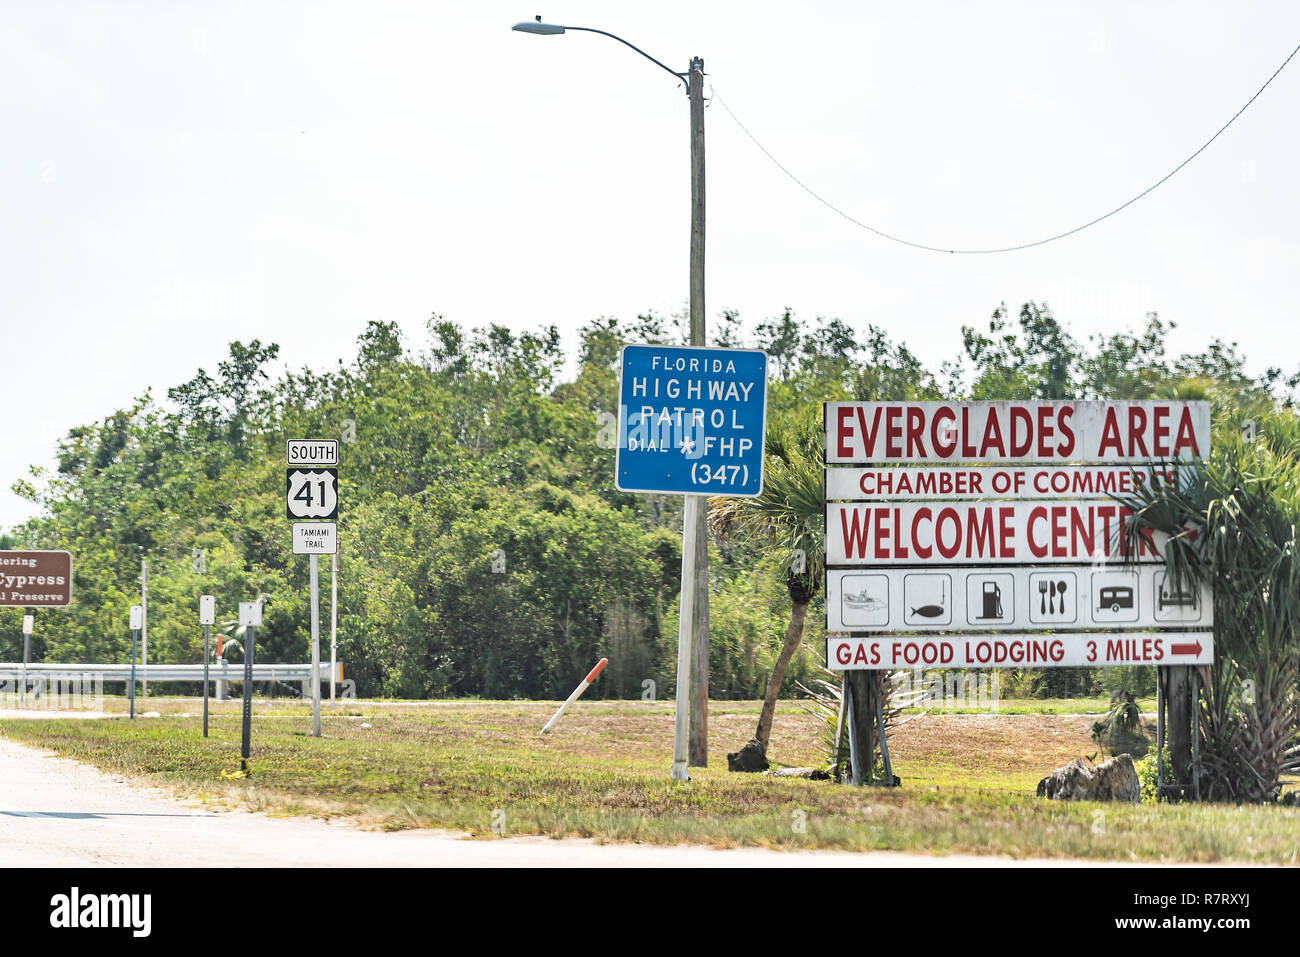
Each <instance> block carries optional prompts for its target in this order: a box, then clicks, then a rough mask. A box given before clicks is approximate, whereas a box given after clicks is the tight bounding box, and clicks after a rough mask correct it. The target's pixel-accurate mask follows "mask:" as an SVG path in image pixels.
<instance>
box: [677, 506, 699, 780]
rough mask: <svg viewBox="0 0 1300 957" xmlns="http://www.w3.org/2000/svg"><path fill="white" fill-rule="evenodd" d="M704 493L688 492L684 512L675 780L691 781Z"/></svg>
mask: <svg viewBox="0 0 1300 957" xmlns="http://www.w3.org/2000/svg"><path fill="white" fill-rule="evenodd" d="M699 514H700V496H699V495H687V496H686V508H685V511H684V513H683V515H682V587H681V620H680V622H679V623H678V626H677V717H676V722H675V724H674V726H673V780H674V781H687V780H689V779H690V776H689V775H688V774H687V772H686V762H687V748H688V746H689V738H690V717H691V713H690V712H691V631H692V629H691V622H692V620H693V619H694V611H695V587H694V586H695V524H696V517H697V516H698V515H699Z"/></svg>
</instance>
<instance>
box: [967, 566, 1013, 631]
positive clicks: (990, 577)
mask: <svg viewBox="0 0 1300 957" xmlns="http://www.w3.org/2000/svg"><path fill="white" fill-rule="evenodd" d="M1014 591H1015V579H1014V577H1013V576H1011V575H1007V574H1002V573H997V574H988V573H983V574H979V573H976V574H972V575H970V576H969V577H968V578H967V579H966V620H967V622H969V623H970V624H972V625H991V624H1003V625H1005V624H1007V623H1009V622H1010V621H1011V610H1012V609H1013V608H1014V607H1015V601H1014V600H1013V597H1014V595H1013V593H1014Z"/></svg>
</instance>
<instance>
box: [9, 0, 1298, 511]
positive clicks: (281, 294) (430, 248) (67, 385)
mask: <svg viewBox="0 0 1300 957" xmlns="http://www.w3.org/2000/svg"><path fill="white" fill-rule="evenodd" d="M535 14H543V15H544V17H543V19H545V20H547V21H548V22H554V23H565V24H570V25H574V26H587V27H594V28H598V29H603V30H606V31H609V32H611V33H615V34H617V35H619V36H621V37H623V38H625V39H626V40H628V41H629V42H631V43H633V44H635V45H637V46H639V47H641V48H642V49H643V50H645V51H646V52H647V53H649V54H650V55H652V56H654V57H656V58H657V59H659V60H662V61H664V62H665V63H667V64H668V65H669V66H670V67H672V68H673V69H674V70H679V71H683V72H684V71H685V70H686V68H687V63H688V61H689V59H690V58H691V57H693V56H700V57H703V58H704V62H705V70H706V72H707V74H708V77H707V83H708V86H707V87H706V95H708V96H709V97H710V102H709V105H708V108H707V110H706V114H705V125H706V144H707V145H706V152H707V184H708V185H707V196H708V226H707V230H708V240H707V268H706V309H707V314H708V316H709V317H710V321H713V320H714V318H716V317H717V316H718V315H719V314H720V313H721V311H722V310H723V309H735V310H738V311H739V312H740V314H741V317H742V318H743V319H744V320H745V321H746V322H747V323H748V324H749V325H750V327H751V328H752V326H753V324H754V323H756V322H757V321H759V320H761V319H763V318H766V317H769V316H772V315H776V314H779V313H780V312H781V310H782V309H783V308H785V307H787V306H788V307H790V308H792V309H793V310H794V311H795V313H796V314H797V315H798V316H800V317H802V318H804V319H809V320H811V319H814V318H815V317H818V316H825V317H832V316H833V317H838V318H840V319H842V320H844V321H845V322H847V323H848V324H849V325H851V326H853V327H854V328H856V329H859V330H863V329H865V328H866V326H867V325H868V324H869V323H874V324H876V325H878V326H881V327H883V328H884V329H885V330H886V331H887V332H888V333H889V334H890V335H891V336H893V337H894V338H896V339H901V340H903V341H905V342H906V343H907V344H908V345H909V346H910V347H911V348H912V349H913V351H915V352H916V353H917V354H918V355H920V356H921V358H922V359H924V360H925V361H926V362H927V363H928V364H930V365H931V366H932V367H934V368H936V369H937V367H938V366H939V364H940V363H941V362H943V361H944V360H947V359H952V358H954V357H955V355H956V353H957V351H958V348H959V344H960V329H961V327H962V326H963V325H973V324H979V323H982V322H985V321H986V320H987V318H988V316H989V314H990V313H991V312H992V310H993V309H994V308H995V307H996V306H997V305H998V303H999V302H1003V301H1005V302H1007V303H1008V304H1009V305H1010V306H1011V307H1012V309H1013V310H1014V309H1015V308H1016V307H1018V306H1019V304H1020V303H1022V302H1024V301H1026V300H1029V299H1034V300H1037V301H1039V302H1045V303H1047V304H1048V305H1049V306H1050V307H1051V308H1052V309H1053V311H1054V312H1055V314H1056V315H1057V316H1058V317H1059V318H1060V319H1062V320H1063V321H1064V322H1065V323H1066V324H1067V326H1068V328H1069V330H1070V331H1071V332H1072V333H1073V334H1074V335H1075V336H1076V337H1077V338H1080V339H1086V338H1087V337H1088V336H1091V335H1094V334H1102V333H1104V334H1111V333H1115V332H1120V331H1124V330H1135V329H1137V328H1138V327H1139V326H1140V324H1141V323H1142V320H1143V317H1144V315H1145V314H1146V313H1147V312H1149V311H1152V310H1155V311H1157V312H1159V314H1160V316H1161V317H1162V318H1163V319H1166V320H1172V321H1173V322H1175V323H1177V329H1176V330H1175V332H1174V334H1173V336H1172V339H1171V341H1170V348H1171V351H1175V352H1182V351H1200V350H1201V349H1203V348H1204V347H1205V345H1206V344H1207V343H1208V342H1209V341H1210V340H1211V339H1212V338H1214V337H1216V336H1217V337H1222V338H1224V339H1226V340H1228V341H1236V342H1239V343H1240V347H1241V350H1242V351H1243V353H1244V354H1245V355H1246V357H1247V359H1248V366H1249V368H1250V369H1251V371H1253V372H1256V373H1259V372H1262V371H1263V370H1264V369H1265V367H1267V366H1269V365H1280V366H1283V367H1284V368H1285V369H1286V370H1287V371H1294V370H1295V369H1296V368H1297V367H1300V332H1297V323H1296V319H1297V289H1296V279H1297V276H1298V275H1300V217H1297V211H1300V177H1297V176H1296V175H1295V170H1296V168H1297V166H1298V165H1300V127H1298V126H1297V124H1296V123H1295V118H1296V116H1297V115H1300V111H1297V103H1298V102H1300V56H1297V58H1296V60H1293V61H1292V63H1291V65H1290V66H1288V67H1287V69H1286V70H1284V71H1283V72H1282V73H1281V75H1280V76H1278V78H1277V79H1276V80H1275V81H1274V83H1273V84H1272V86H1270V87H1269V88H1268V89H1267V90H1266V91H1265V92H1264V94H1263V95H1262V96H1260V98H1259V99H1258V100H1257V101H1256V102H1255V103H1254V105H1253V106H1252V107H1251V108H1250V109H1249V110H1247V111H1246V112H1245V113H1244V114H1243V115H1242V116H1241V117H1240V118H1239V119H1238V120H1237V121H1236V123H1234V124H1233V126H1232V127H1231V128H1230V129H1229V130H1228V131H1227V132H1226V133H1224V134H1223V136H1221V137H1220V138H1219V139H1218V140H1217V141H1216V142H1215V143H1214V144H1213V145H1211V146H1210V147H1209V148H1208V149H1207V150H1206V151H1205V152H1204V153H1202V154H1201V155H1200V156H1199V157H1198V158H1197V159H1195V160H1194V161H1193V162H1192V163H1191V164H1189V165H1188V166H1187V167H1186V168H1185V169H1183V170H1182V171H1181V172H1180V173H1179V174H1178V175H1177V176H1175V177H1173V178H1172V179H1171V180H1169V181H1168V182H1167V183H1165V184H1164V185H1163V186H1161V187H1160V188H1159V189H1157V190H1156V191H1154V192H1153V193H1151V194H1150V195H1149V196H1147V197H1146V198H1144V199H1142V200H1141V201H1139V202H1138V203H1135V204H1134V205H1133V206H1131V207H1129V208H1128V209H1126V210H1125V211H1123V212H1121V213H1120V214H1118V215H1117V216H1114V217H1112V218H1110V219H1108V220H1106V221H1105V222H1103V223H1101V224H1099V225H1097V226H1094V227H1092V228H1090V229H1088V230H1085V231H1083V232H1081V233H1079V234H1077V235H1075V236H1072V237H1069V238H1067V239H1064V240H1061V241H1059V242H1055V243H1051V244H1048V245H1045V246H1040V247H1037V248H1034V249H1030V250H1025V251H1021V252H1015V253H1006V254H999V255H981V256H963V255H949V254H937V253H931V252H924V251H920V250H916V249H912V248H909V247H906V246H902V245H898V244H895V243H891V242H888V241H885V240H882V239H880V238H879V237H877V236H874V235H872V234H871V233H869V232H867V231H865V230H863V229H862V228H860V227H858V226H856V225H853V224H852V223H850V222H848V221H846V220H845V219H844V218H842V217H840V216H838V215H836V214H835V213H834V212H833V211H831V210H829V209H827V208H826V207H825V206H824V205H822V204H820V203H818V202H817V201H816V200H815V199H813V198H812V197H811V196H809V195H808V194H807V193H806V192H804V191H803V190H802V189H800V187H799V186H797V185H796V184H794V183H792V182H791V181H790V180H789V179H788V178H787V177H786V175H785V174H784V173H782V172H781V170H780V169H778V168H777V167H776V166H775V165H773V162H772V161H771V160H770V159H768V158H767V157H766V156H764V155H763V154H762V153H761V152H760V151H759V150H758V148H757V147H756V146H755V145H754V143H753V142H752V141H751V140H750V139H749V138H748V137H747V136H746V135H745V134H744V133H743V132H742V131H741V129H740V128H739V127H738V126H737V124H736V122H735V121H734V120H733V119H732V117H731V116H729V115H728V114H727V112H726V110H725V109H724V108H723V107H722V101H725V102H726V104H727V106H729V107H730V109H731V110H732V111H733V112H734V113H735V114H736V116H737V117H738V118H739V119H740V121H741V122H743V123H744V124H745V126H746V127H747V128H748V129H749V130H750V132H751V133H752V134H753V135H754V136H755V137H756V138H757V139H758V140H759V141H760V142H762V143H763V145H764V146H765V147H766V148H767V149H768V150H769V151H770V152H771V153H772V154H773V155H774V156H775V157H776V158H777V159H778V160H779V161H780V162H781V163H782V164H783V165H784V166H786V167H787V168H788V169H789V170H790V171H791V172H792V173H793V174H794V175H795V176H797V177H798V178H799V179H801V180H802V181H803V182H804V183H806V184H807V185H808V186H809V187H810V188H812V189H813V190H815V191H817V192H818V193H819V194H821V195H822V196H824V197H825V198H826V199H827V200H828V201H829V202H831V203H832V204H834V205H835V206H837V207H839V208H840V209H842V210H844V211H845V212H846V213H848V214H849V215H850V216H852V217H854V218H856V219H858V220H861V221H863V222H867V223H869V224H871V225H873V226H876V227H877V228H879V229H881V230H883V231H885V232H889V233H892V234H896V235H899V236H902V237H904V238H908V239H912V240H915V241H918V242H922V243H926V244H930V245H936V246H943V247H945V248H954V247H960V248H966V247H999V246H1006V245H1013V244H1018V243H1023V242H1030V241H1033V240H1036V239H1039V238H1042V237H1044V236H1047V235H1051V234H1054V233H1058V232H1061V231H1063V230H1066V229H1070V228H1073V227H1074V226H1077V225H1079V224H1080V223H1082V222H1086V221H1087V220H1090V219H1092V218H1093V217H1095V216H1097V215H1099V214H1101V213H1102V212H1105V211H1107V210H1109V209H1112V208H1114V207H1115V206H1118V205H1119V204H1120V203H1122V202H1124V201H1125V200H1127V199H1129V198H1131V197H1132V196H1134V195H1136V194H1137V193H1139V192H1140V191H1141V190H1143V189H1145V188H1146V187H1148V186H1149V185H1151V184H1152V183H1153V182H1155V181H1156V180H1158V179H1160V178H1161V177H1162V176H1164V175H1165V174H1166V173H1167V172H1169V171H1170V170H1171V169H1173V168H1174V167H1175V166H1177V165H1178V164H1179V163H1180V162H1182V161H1183V160H1184V159H1185V158H1186V157H1187V156H1188V155H1190V154H1191V153H1192V152H1193V151H1194V150H1195V149H1197V148H1198V147H1199V146H1201V144H1202V143H1204V142H1205V141H1206V140H1207V139H1208V138H1209V137H1210V136H1211V134H1213V133H1214V132H1215V131H1216V130H1217V129H1218V128H1219V127H1220V126H1222V125H1223V124H1224V123H1225V122H1226V121H1227V120H1228V119H1229V118H1230V117H1231V116H1232V114H1233V113H1235V112H1236V111H1237V110H1238V109H1239V108H1240V107H1241V106H1242V104H1244V103H1245V102H1246V101H1247V100H1248V99H1249V98H1250V96H1251V95H1252V94H1254V93H1255V91H1256V90H1258V89H1259V87H1260V86H1261V85H1262V84H1263V83H1264V81H1265V80H1267V79H1268V77H1269V76H1270V75H1271V74H1272V73H1273V71H1274V70H1275V69H1277V67H1278V65H1279V64H1281V63H1282V61H1283V60H1284V59H1285V58H1286V56H1287V55H1288V54H1289V53H1290V52H1291V51H1292V50H1293V49H1294V48H1295V47H1296V45H1297V44H1300V5H1297V4H1292V3H1283V2H1273V3H1241V4H1231V5H1229V4H1222V3H1219V4H1202V3H1187V2H1180V3H1156V2H1149V3H1142V4H1130V3H1108V2H1091V3H1086V4H1085V3H1079V4H1070V3H1032V4H1031V3H983V4H979V5H975V4H966V3H939V2H928V0H915V2H909V3H905V4H900V3H888V4H887V3H874V2H873V3H865V2H856V3H830V2H810V3H805V4H789V3H782V4H777V3H766V2H744V3H739V2H715V0H709V2H700V0H695V2H670V0H660V2H656V3H653V4H646V3H637V4H632V3H611V2H608V0H606V2H604V3H596V2H569V3H565V4H563V5H556V6H549V5H548V6H546V7H536V6H521V5H520V4H518V3H509V4H507V3H502V2H497V0H480V2H473V3H470V2H437V3H430V2H420V3H417V2H389V3H384V2H366V3H362V2H346V3H321V2H311V3H308V2H305V0H304V2H291V3H283V2H256V3H232V4H220V5H217V4H197V3H194V4H176V3H162V2H134V3H132V2H114V3H77V2H61V3H35V2H25V3H24V2H20V3H9V4H5V5H4V6H3V8H0V116H3V127H2V128H3V131H4V133H3V137H4V145H3V148H2V149H0V222H2V223H3V228H2V229H0V256H2V257H3V262H4V264H5V269H4V281H3V282H2V283H0V330H2V332H3V343H4V350H3V354H2V355H3V367H2V369H3V371H2V372H0V408H3V409H4V410H5V412H4V428H3V430H0V528H3V527H7V526H12V525H14V524H15V523H17V522H19V521H21V520H22V519H24V518H26V517H28V516H29V515H30V514H32V507H31V506H30V505H29V504H28V503H26V502H24V501H23V500H21V499H19V498H18V497H17V496H15V495H13V494H11V493H10V491H9V486H10V485H11V483H12V482H13V481H14V480H15V479H18V478H22V477H24V476H26V475H27V469H28V467H29V466H31V465H36V466H41V467H47V468H48V467H50V466H51V465H52V463H53V457H54V450H55V447H56V444H57V442H58V440H59V438H60V437H61V436H63V435H65V434H66V433H67V431H68V430H69V429H70V428H72V427H74V426H77V425H80V424H85V423H89V422H94V421H98V420H102V419H103V418H104V417H106V416H107V415H109V414H111V413H112V412H113V411H114V410H116V409H119V408H122V407H125V406H128V405H129V404H130V403H131V402H132V400H133V398H134V397H135V396H138V395H140V394H141V393H143V392H144V391H145V390H146V389H152V390H153V394H154V396H155V397H156V398H158V399H160V400H163V399H165V396H166V390H167V388H168V387H169V386H172V385H176V384H178V383H180V382H183V381H186V380H187V379H189V378H191V377H192V376H193V375H194V374H195V372H196V370H197V369H198V368H199V367H203V368H206V369H208V370H209V371H210V372H211V371H215V366H216V364H217V362H218V361H220V359H221V358H222V357H223V356H224V355H225V354H226V352H227V344H228V343H229V342H230V341H231V340H234V339H240V340H245V341H246V340H249V339H252V338H260V339H261V340H263V341H274V342H277V343H279V344H280V346H281V358H282V362H281V367H283V366H284V365H287V366H291V367H294V368H297V367H301V366H304V365H305V366H310V367H313V368H317V369H320V368H324V367H326V366H330V365H333V364H334V363H335V362H336V361H337V360H338V359H339V358H349V359H350V358H351V357H352V356H353V355H354V354H355V339H356V336H357V335H358V334H359V333H360V332H361V331H362V330H363V329H364V327H365V324H366V323H367V322H368V321H370V320H383V321H390V322H397V323H398V324H399V325H400V326H401V328H402V329H403V330H404V332H405V335H406V342H407V344H408V346H409V347H411V348H412V349H417V350H418V349H419V348H420V347H421V346H422V345H423V344H424V342H425V322H426V320H427V319H428V318H429V316H430V315H432V314H434V313H437V314H439V315H441V316H443V317H445V318H447V319H450V320H453V321H455V322H457V323H460V324H461V325H463V326H465V327H467V328H469V327H475V326H484V325H487V324H489V323H499V324H502V325H505V326H508V327H510V328H512V329H515V330H525V329H534V330H535V329H537V328H539V327H541V326H545V325H549V324H554V325H556V326H557V327H558V328H559V329H560V331H561V333H562V334H563V335H564V337H565V341H566V344H567V345H568V346H570V347H572V346H573V345H574V344H576V333H577V330H578V329H579V328H580V327H581V326H582V325H583V324H585V323H587V322H589V321H590V320H592V319H594V318H597V317H600V316H618V317H622V318H627V319H631V318H633V317H634V316H635V315H636V314H638V313H641V312H645V311H647V310H655V311H657V312H659V313H660V314H662V315H665V316H669V315H672V314H674V313H677V312H680V311H681V310H683V309H684V307H685V304H686V301H687V295H688V265H689V263H688V251H689V228H690V191H689V167H690V154H689V126H688V101H687V97H686V96H685V95H684V92H683V89H682V88H681V87H680V86H678V85H675V82H674V80H673V78H672V77H671V76H669V75H668V74H667V73H665V72H664V71H662V70H660V69H659V68H658V67H656V66H654V65H653V64H652V63H650V62H649V61H647V60H644V59H642V58H641V57H639V56H638V55H637V54H636V53H635V52H633V51H631V50H629V49H628V48H627V47H625V46H623V45H621V44H619V43H616V42H614V41H613V40H611V39H608V38H606V37H602V36H598V35H594V34H584V33H568V34H566V35H564V36H553V37H539V36H530V35H525V34H521V33H515V32H512V31H511V30H510V27H511V25H512V24H513V23H515V22H518V21H520V20H525V19H531V18H532V17H533V16H534V15H535Z"/></svg>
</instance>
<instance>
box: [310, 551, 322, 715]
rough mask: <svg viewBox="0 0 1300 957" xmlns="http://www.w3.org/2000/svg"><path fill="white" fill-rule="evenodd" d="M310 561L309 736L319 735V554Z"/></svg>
mask: <svg viewBox="0 0 1300 957" xmlns="http://www.w3.org/2000/svg"><path fill="white" fill-rule="evenodd" d="M310 561H311V736H312V737H313V738H319V737H320V580H319V575H318V568H317V566H318V564H319V562H320V556H319V555H312V556H310Z"/></svg>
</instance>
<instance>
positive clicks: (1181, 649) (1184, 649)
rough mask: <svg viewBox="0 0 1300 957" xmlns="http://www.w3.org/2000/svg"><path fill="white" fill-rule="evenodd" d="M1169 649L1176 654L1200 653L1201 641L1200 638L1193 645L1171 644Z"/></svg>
mask: <svg viewBox="0 0 1300 957" xmlns="http://www.w3.org/2000/svg"><path fill="white" fill-rule="evenodd" d="M1169 650H1170V651H1171V652H1173V653H1174V654H1176V655H1199V654H1200V653H1201V643H1200V641H1199V640H1198V641H1197V642H1196V643H1195V644H1191V645H1170V646H1169Z"/></svg>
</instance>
